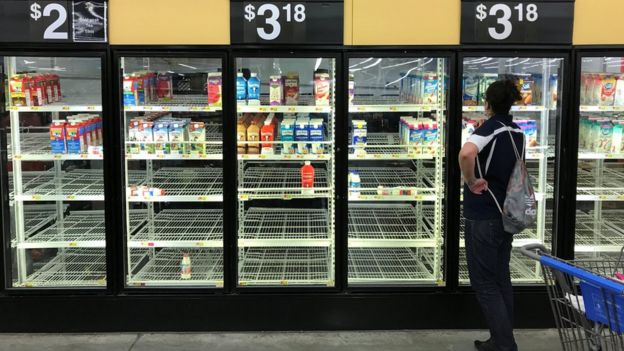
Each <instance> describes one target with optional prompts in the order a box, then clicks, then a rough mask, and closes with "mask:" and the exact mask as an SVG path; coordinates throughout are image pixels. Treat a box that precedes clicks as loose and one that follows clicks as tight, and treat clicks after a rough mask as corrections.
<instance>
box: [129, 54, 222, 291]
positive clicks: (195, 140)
mask: <svg viewBox="0 0 624 351" xmlns="http://www.w3.org/2000/svg"><path fill="white" fill-rule="evenodd" d="M119 60H120V68H121V72H120V73H121V77H120V82H121V87H120V88H121V89H120V95H121V96H120V97H119V98H120V99H121V106H122V110H123V113H122V116H123V119H122V123H123V126H124V127H123V130H124V133H123V136H124V150H123V151H124V162H123V164H124V167H125V183H124V184H125V228H126V244H125V248H126V249H125V262H126V267H125V272H126V279H125V283H126V285H127V286H129V287H172V288H175V287H208V288H221V287H223V114H222V111H223V95H222V93H223V76H222V68H223V62H224V58H223V57H183V56H129V55H126V56H122V57H120V59H119Z"/></svg>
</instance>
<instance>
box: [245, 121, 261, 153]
mask: <svg viewBox="0 0 624 351" xmlns="http://www.w3.org/2000/svg"><path fill="white" fill-rule="evenodd" d="M258 117H259V116H256V117H254V118H253V119H252V121H251V123H249V127H247V141H248V142H254V141H255V143H250V144H247V153H248V154H252V155H257V154H259V153H260V143H257V142H258V141H260V125H259V123H260V121H261V118H258Z"/></svg>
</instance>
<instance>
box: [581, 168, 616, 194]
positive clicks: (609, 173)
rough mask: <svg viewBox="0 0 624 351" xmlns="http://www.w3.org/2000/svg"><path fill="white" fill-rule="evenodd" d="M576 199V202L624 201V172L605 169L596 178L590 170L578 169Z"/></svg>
mask: <svg viewBox="0 0 624 351" xmlns="http://www.w3.org/2000/svg"><path fill="white" fill-rule="evenodd" d="M576 199H577V201H599V200H607V201H624V171H623V170H620V169H616V168H605V169H603V172H602V175H601V176H600V177H597V174H596V173H594V172H593V171H592V170H590V169H586V168H579V169H578V172H577V195H576Z"/></svg>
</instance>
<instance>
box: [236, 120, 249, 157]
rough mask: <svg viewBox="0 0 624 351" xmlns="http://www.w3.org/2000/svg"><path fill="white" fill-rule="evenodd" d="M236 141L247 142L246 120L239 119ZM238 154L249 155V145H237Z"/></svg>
mask: <svg viewBox="0 0 624 351" xmlns="http://www.w3.org/2000/svg"><path fill="white" fill-rule="evenodd" d="M236 141H239V142H246V141H247V124H246V123H245V120H244V119H239V120H238V123H237V124H236ZM237 149H238V153H239V154H241V155H242V154H245V153H247V145H245V144H238V145H237Z"/></svg>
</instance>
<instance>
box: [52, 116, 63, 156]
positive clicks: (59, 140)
mask: <svg viewBox="0 0 624 351" xmlns="http://www.w3.org/2000/svg"><path fill="white" fill-rule="evenodd" d="M65 125H66V122H65V121H63V120H54V121H52V124H50V148H51V150H52V153H53V154H64V153H67V145H66V143H65V135H66V134H65Z"/></svg>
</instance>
